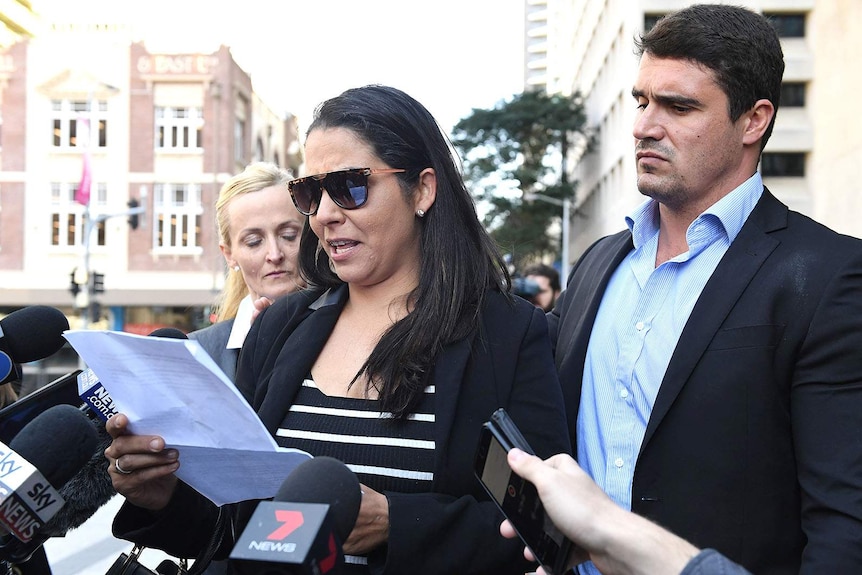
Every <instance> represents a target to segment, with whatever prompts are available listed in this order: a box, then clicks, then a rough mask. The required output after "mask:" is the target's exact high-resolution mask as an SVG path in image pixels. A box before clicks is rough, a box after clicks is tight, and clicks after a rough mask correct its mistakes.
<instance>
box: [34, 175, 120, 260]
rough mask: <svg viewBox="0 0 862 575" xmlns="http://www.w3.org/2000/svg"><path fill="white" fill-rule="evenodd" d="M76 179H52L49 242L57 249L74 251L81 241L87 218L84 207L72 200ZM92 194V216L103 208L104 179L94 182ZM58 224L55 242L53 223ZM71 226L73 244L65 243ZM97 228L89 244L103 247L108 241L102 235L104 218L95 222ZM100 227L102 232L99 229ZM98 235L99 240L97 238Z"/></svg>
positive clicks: (103, 233)
mask: <svg viewBox="0 0 862 575" xmlns="http://www.w3.org/2000/svg"><path fill="white" fill-rule="evenodd" d="M77 188H78V183H77V182H51V237H50V238H49V240H48V244H49V245H50V246H51V249H53V250H56V251H77V250H79V249H81V248H82V247H83V245H84V231H85V229H86V219H85V217H84V213H85V209H86V208H85V207H84V206H83V205H81V204H79V203H78V202H76V201H75V190H77ZM92 192H93V193H92V195H91V196H90V213H91V214H92V215H93V216H94V217H95V216H96V215H98V214H101V213H103V212H104V211H105V208H106V207H107V203H108V202H107V198H108V188H107V185H106V184H105V183H104V182H99V183H95V182H94V183H93V189H92ZM55 222H56V225H57V226H59V230H58V231H57V242H58V243H56V244H55V243H54V224H55ZM70 226H74V227H75V231H74V232H73V234H74V238H73V242H74V243H72V244H69V243H68V241H67V240H68V238H69V227H70ZM96 228H97V229H96V230H95V231H94V232H93V237H92V239H91V242H90V248H91V249H93V248H97V247H98V248H104V246H105V245H106V244H107V238H106V236H105V222H104V221H102V222H99V223H97V224H96ZM100 231H101V233H100ZM100 238H101V240H100Z"/></svg>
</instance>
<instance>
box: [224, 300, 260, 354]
mask: <svg viewBox="0 0 862 575" xmlns="http://www.w3.org/2000/svg"><path fill="white" fill-rule="evenodd" d="M253 311H254V304H253V303H252V302H251V295H247V296H245V297H244V298H242V300H241V301H240V302H239V308H238V309H237V310H236V317H235V318H234V320H233V326H232V327H231V329H230V337H228V339H227V345H226V346H225V347H226V348H227V349H239V348H241V347H242V342H244V341H245V336H247V335H248V330H250V329H251V314H252V312H253Z"/></svg>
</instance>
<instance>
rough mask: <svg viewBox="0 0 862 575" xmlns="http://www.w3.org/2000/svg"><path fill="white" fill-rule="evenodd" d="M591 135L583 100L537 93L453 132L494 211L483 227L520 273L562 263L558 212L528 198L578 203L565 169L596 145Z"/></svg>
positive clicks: (476, 113) (479, 194) (480, 197)
mask: <svg viewBox="0 0 862 575" xmlns="http://www.w3.org/2000/svg"><path fill="white" fill-rule="evenodd" d="M591 138H592V136H591V133H590V130H589V128H588V127H587V122H586V112H585V110H584V106H583V99H582V98H581V95H580V94H578V93H576V94H573V95H571V96H564V95H561V94H548V93H546V92H544V91H540V90H530V91H527V92H524V93H522V94H516V95H515V96H513V97H512V98H511V99H510V100H508V101H504V102H501V103H499V104H497V105H496V106H495V107H494V108H493V109H490V110H485V109H476V108H474V109H473V111H472V113H471V114H470V115H469V116H467V117H466V118H463V119H462V120H461V121H459V122H458V123H457V124H456V125H455V127H454V129H453V131H452V144H453V145H454V146H455V148H456V149H457V150H458V152H459V154H460V155H461V157H462V159H463V163H464V177H465V179H466V180H467V182H468V183H469V185H470V186H471V189H472V191H473V195H474V197H475V198H476V200H477V201H478V202H480V203H481V204H482V205H484V206H487V208H488V210H487V213H486V214H485V216H484V223H485V225H486V227H487V228H488V229H489V230H490V233H491V235H492V237H493V238H494V239H495V240H496V241H497V243H498V244H499V245H500V247H501V249H502V250H503V251H504V252H508V253H510V254H511V256H512V263H513V264H514V265H515V267H516V268H519V267H521V264H523V263H525V262H531V261H535V260H539V259H541V258H543V257H545V256H548V255H551V256H553V257H555V258H559V254H560V238H559V237H551V236H549V234H548V228H549V226H550V225H551V223H552V222H554V221H560V220H561V218H562V212H561V209H560V207H559V206H557V205H554V204H552V203H549V202H544V201H538V200H528V199H525V197H529V195H530V194H542V195H544V196H549V197H551V198H556V199H559V200H561V201H562V199H563V198H569V199H570V200H572V203H574V199H575V190H576V186H577V183H576V182H572V181H571V180H570V177H569V173H568V172H569V170H568V166H567V164H566V161H567V158H568V156H569V152H570V151H571V150H572V149H573V147H574V146H576V145H579V144H582V145H585V146H589V145H590V142H591Z"/></svg>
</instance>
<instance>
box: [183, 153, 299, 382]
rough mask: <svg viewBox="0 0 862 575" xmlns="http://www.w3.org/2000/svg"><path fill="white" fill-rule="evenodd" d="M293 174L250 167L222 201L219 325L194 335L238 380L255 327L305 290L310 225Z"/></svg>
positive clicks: (274, 168)
mask: <svg viewBox="0 0 862 575" xmlns="http://www.w3.org/2000/svg"><path fill="white" fill-rule="evenodd" d="M290 177H291V175H290V172H288V171H287V170H284V169H282V168H279V167H278V166H276V165H275V164H272V163H268V162H257V163H254V164H250V165H249V166H247V167H246V168H245V169H244V170H243V171H242V172H240V173H239V174H236V175H235V176H233V177H232V178H231V179H229V180H228V181H227V182H225V184H224V185H223V186H222V188H221V191H220V192H219V197H218V200H217V201H216V227H217V230H218V236H219V248H220V249H221V252H222V255H223V256H224V259H225V263H226V264H227V267H228V275H227V278H226V279H225V285H224V288H223V289H222V291H221V293H220V294H219V298H218V300H217V302H216V306H215V310H214V313H216V318H217V322H216V323H214V324H213V325H211V326H208V327H205V328H203V329H200V330H197V331H193V332H191V333H190V334H189V339H195V340H198V342H200V344H201V345H202V346H203V348H204V349H206V350H207V352H208V353H209V354H210V356H211V357H212V358H213V359H214V360H215V361H216V363H217V364H218V365H219V367H221V368H222V371H224V372H225V374H226V375H227V376H228V377H229V378H231V379H233V378H234V374H235V371H236V362H237V357H239V350H240V348H241V347H242V343H243V341H244V340H245V336H246V334H247V333H248V330H249V329H250V328H251V322H252V320H253V319H254V317H255V316H256V315H257V314H258V313H259V312H260V310H262V309H263V308H264V307H266V306H268V305H270V304H271V303H272V302H274V301H275V300H276V299H278V298H279V297H281V296H283V295H287V294H289V293H292V292H295V291H297V290H299V289H302V288H303V287H304V286H305V282H303V280H302V279H301V278H300V276H299V238H300V234H301V233H302V228H303V226H304V225H305V216H303V215H302V214H300V213H299V212H298V211H297V210H296V207H295V206H294V205H293V201H292V200H291V198H290V192H289V191H288V189H287V182H288V181H290Z"/></svg>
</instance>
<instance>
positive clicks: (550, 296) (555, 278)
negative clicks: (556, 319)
mask: <svg viewBox="0 0 862 575" xmlns="http://www.w3.org/2000/svg"><path fill="white" fill-rule="evenodd" d="M523 276H524V277H525V278H526V279H528V280H532V281H534V282H535V283H536V285H537V286H538V291H537V292H536V295H535V296H533V303H534V304H536V305H537V306H539V307H540V308H542V309H543V310H545V311H551V310H552V309H554V303H556V301H557V297H558V296H559V295H560V272H558V271H557V270H556V268H554V267H553V266H549V265H548V264H542V263H538V264H533V265H531V266H528V267H527V268H525V269H524V271H523Z"/></svg>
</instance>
